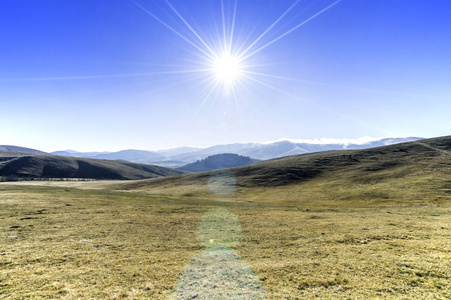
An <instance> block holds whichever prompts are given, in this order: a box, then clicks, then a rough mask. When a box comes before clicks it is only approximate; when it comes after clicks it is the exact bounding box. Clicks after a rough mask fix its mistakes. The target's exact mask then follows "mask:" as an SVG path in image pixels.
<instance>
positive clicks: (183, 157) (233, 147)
mask: <svg viewBox="0 0 451 300" xmlns="http://www.w3.org/2000/svg"><path fill="white" fill-rule="evenodd" d="M421 139H422V138H420V137H407V138H385V139H380V140H376V141H371V142H368V143H364V144H353V143H350V144H345V143H329V144H323V143H321V144H320V143H296V142H292V141H288V140H285V141H278V142H273V143H266V144H258V143H246V144H238V143H237V144H227V145H216V146H212V147H208V148H194V147H181V148H174V149H168V150H158V151H145V150H132V149H130V150H122V151H118V152H77V151H74V150H66V151H56V152H53V153H52V154H56V155H63V156H73V157H85V158H96V159H108V160H118V159H120V160H127V161H130V162H135V163H143V164H153V165H159V166H164V167H169V168H178V167H181V166H184V165H186V164H190V163H194V162H196V161H198V160H202V159H205V158H206V157H208V156H211V155H215V154H223V153H233V154H238V155H242V156H248V157H251V158H253V159H258V160H267V159H273V158H279V157H284V156H289V155H296V154H304V153H312V152H320V151H328V150H345V149H349V150H350V149H366V148H373V147H379V146H386V145H391V144H396V143H404V142H410V141H416V140H421Z"/></svg>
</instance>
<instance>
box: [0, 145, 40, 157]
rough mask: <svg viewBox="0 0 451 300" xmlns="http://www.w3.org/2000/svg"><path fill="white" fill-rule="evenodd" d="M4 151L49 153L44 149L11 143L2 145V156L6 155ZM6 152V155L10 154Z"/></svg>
mask: <svg viewBox="0 0 451 300" xmlns="http://www.w3.org/2000/svg"><path fill="white" fill-rule="evenodd" d="M4 152H8V153H11V152H15V153H16V154H48V153H46V152H43V151H39V150H36V149H31V148H25V147H17V146H10V145H0V156H3V155H4ZM8 153H6V155H9V154H8Z"/></svg>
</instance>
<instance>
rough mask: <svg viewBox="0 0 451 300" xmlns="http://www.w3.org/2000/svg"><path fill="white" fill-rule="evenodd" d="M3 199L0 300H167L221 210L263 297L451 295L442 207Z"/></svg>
mask: <svg viewBox="0 0 451 300" xmlns="http://www.w3.org/2000/svg"><path fill="white" fill-rule="evenodd" d="M88 184H89V183H88ZM0 199H1V201H0V220H1V223H0V224H1V225H0V241H1V243H0V267H1V268H0V298H1V299H41V298H61V299H121V298H124V299H125V298H126V299H169V298H171V297H172V296H173V295H174V293H175V288H176V286H177V279H178V278H179V276H180V274H182V272H183V271H184V269H185V268H186V266H187V265H188V264H189V261H190V259H192V258H193V257H195V256H196V255H200V254H202V252H204V251H205V249H206V248H208V246H206V244H205V236H202V234H199V227H201V220H202V218H203V216H204V215H205V214H206V213H207V212H208V211H210V210H211V209H217V208H222V209H226V210H228V211H230V212H231V213H232V214H234V215H236V217H237V219H238V220H239V223H240V231H241V233H240V239H239V241H238V242H237V243H234V244H233V245H229V246H231V249H232V250H234V251H235V252H236V254H237V255H238V256H239V257H241V259H242V261H243V262H245V263H246V264H247V265H249V266H250V267H251V268H252V269H253V270H254V271H255V274H256V276H258V279H259V281H260V282H261V284H262V286H263V289H264V292H265V296H266V298H267V299H309V298H318V297H319V298H326V299H328V298H329V299H332V298H334V299H368V298H381V299H447V298H450V297H451V226H450V224H451V206H449V202H448V205H412V206H408V205H407V206H402V205H396V206H381V205H378V206H367V207H363V206H329V207H327V206H305V205H287V204H282V205H281V204H278V203H277V202H276V201H275V202H274V203H268V202H265V203H248V202H236V201H226V200H223V201H218V200H208V199H206V200H203V199H197V200H195V199H193V198H192V197H190V198H183V197H170V196H155V195H149V194H145V193H138V192H120V191H107V190H81V189H76V188H70V187H40V186H28V185H0ZM228 229H230V228H229V227H227V226H225V225H224V230H228ZM201 239H204V240H203V241H202V240H201ZM212 263H214V261H213V262H212ZM218 295H221V292H220V291H219V293H218ZM198 299H203V298H201V297H200V298H198ZM219 299H220V297H219ZM242 299H246V298H245V297H244V296H243V297H242Z"/></svg>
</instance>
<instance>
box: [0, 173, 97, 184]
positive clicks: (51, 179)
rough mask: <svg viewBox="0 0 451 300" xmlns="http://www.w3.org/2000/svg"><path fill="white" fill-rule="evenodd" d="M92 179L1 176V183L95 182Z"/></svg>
mask: <svg viewBox="0 0 451 300" xmlns="http://www.w3.org/2000/svg"><path fill="white" fill-rule="evenodd" d="M95 180H97V179H92V178H45V177H20V176H17V175H8V176H0V182H7V181H95Z"/></svg>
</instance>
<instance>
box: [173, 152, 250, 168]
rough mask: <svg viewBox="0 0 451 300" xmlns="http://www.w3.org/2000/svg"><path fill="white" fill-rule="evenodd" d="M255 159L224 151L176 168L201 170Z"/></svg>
mask: <svg viewBox="0 0 451 300" xmlns="http://www.w3.org/2000/svg"><path fill="white" fill-rule="evenodd" d="M257 161H258V160H255V159H252V158H250V157H248V156H241V155H238V154H233V153H225V154H216V155H211V156H208V157H207V158H204V159H202V160H198V161H196V162H195V163H191V164H187V165H185V166H182V167H180V168H178V169H179V170H183V171H188V172H203V171H212V170H218V169H225V168H232V167H239V166H245V165H250V164H252V163H254V162H257Z"/></svg>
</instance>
